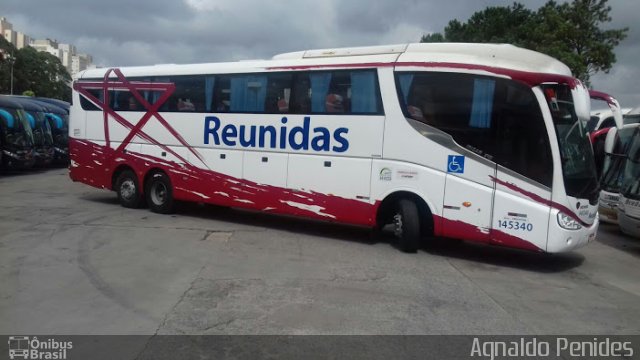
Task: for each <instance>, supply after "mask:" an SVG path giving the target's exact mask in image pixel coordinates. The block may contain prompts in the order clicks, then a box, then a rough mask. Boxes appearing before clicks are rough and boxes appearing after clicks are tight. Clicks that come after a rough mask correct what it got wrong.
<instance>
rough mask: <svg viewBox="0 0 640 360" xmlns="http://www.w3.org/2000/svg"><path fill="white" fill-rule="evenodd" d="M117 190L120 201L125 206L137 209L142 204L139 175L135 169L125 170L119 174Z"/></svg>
mask: <svg viewBox="0 0 640 360" xmlns="http://www.w3.org/2000/svg"><path fill="white" fill-rule="evenodd" d="M115 190H116V193H117V194H118V201H119V202H120V205H122V206H123V207H126V208H131V209H137V208H139V207H140V205H141V204H142V193H141V192H140V186H139V185H138V177H137V176H136V174H135V173H134V172H133V171H131V170H125V171H123V172H121V173H120V175H118V179H117V180H116V189H115Z"/></svg>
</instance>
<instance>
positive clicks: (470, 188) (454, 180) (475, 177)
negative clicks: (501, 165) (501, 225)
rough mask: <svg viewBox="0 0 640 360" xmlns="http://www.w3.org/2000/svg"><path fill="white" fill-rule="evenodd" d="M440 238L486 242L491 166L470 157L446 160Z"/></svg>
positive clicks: (488, 229) (489, 207) (488, 230)
mask: <svg viewBox="0 0 640 360" xmlns="http://www.w3.org/2000/svg"><path fill="white" fill-rule="evenodd" d="M446 168H447V176H446V185H445V194H444V204H443V210H442V214H443V224H442V235H443V236H446V237H452V238H457V239H464V240H474V241H482V242H488V241H489V239H490V233H491V231H490V230H491V211H492V205H493V192H494V183H493V181H492V180H491V179H492V178H494V177H495V175H496V174H495V164H494V163H492V162H491V161H487V160H484V159H482V158H479V157H477V156H474V155H473V154H471V156H469V154H467V155H461V154H451V155H448V157H447V164H446Z"/></svg>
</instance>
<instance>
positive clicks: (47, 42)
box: [0, 17, 95, 76]
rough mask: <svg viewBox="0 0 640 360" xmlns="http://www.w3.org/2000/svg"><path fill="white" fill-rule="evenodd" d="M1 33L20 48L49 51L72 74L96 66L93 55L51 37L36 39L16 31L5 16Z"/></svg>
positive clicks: (0, 25) (0, 18)
mask: <svg viewBox="0 0 640 360" xmlns="http://www.w3.org/2000/svg"><path fill="white" fill-rule="evenodd" d="M0 34H2V36H3V37H4V38H5V39H6V40H7V41H8V42H10V43H12V44H13V45H14V46H15V47H16V48H17V49H18V50H19V49H22V48H23V47H25V46H31V47H33V48H34V49H36V50H38V51H44V52H48V53H49V54H51V55H53V56H55V57H57V58H58V59H60V62H61V63H62V65H63V66H64V67H65V68H66V69H67V71H68V72H69V74H71V76H74V75H75V74H77V73H78V72H80V71H82V70H85V69H91V68H95V65H93V58H92V57H91V55H87V54H80V53H78V50H77V49H76V47H75V46H74V45H71V44H61V43H58V41H56V40H51V39H37V40H34V39H32V38H31V37H29V36H28V35H26V34H24V33H22V32H18V31H15V30H14V29H13V24H11V23H10V22H9V21H8V20H7V18H5V17H0Z"/></svg>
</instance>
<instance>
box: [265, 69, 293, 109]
mask: <svg viewBox="0 0 640 360" xmlns="http://www.w3.org/2000/svg"><path fill="white" fill-rule="evenodd" d="M267 78H268V81H267V99H266V105H265V112H266V113H267V114H278V113H280V114H287V113H289V103H290V102H291V85H292V84H291V82H292V80H293V75H292V74H291V73H282V74H279V73H273V74H269V75H268V77H267Z"/></svg>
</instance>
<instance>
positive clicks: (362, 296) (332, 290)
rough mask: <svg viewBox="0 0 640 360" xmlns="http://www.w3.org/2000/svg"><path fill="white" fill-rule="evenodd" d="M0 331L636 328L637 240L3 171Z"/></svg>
mask: <svg viewBox="0 0 640 360" xmlns="http://www.w3.org/2000/svg"><path fill="white" fill-rule="evenodd" d="M0 204H1V205H2V206H0V334H6V335H11V334H139V335H154V334H227V335H230V334H244V335H247V334H252V335H257V334H272V335H282V334H284V335H294V334H318V335H323V334H336V335H341V334H396V335H404V334H556V335H560V334H611V335H614V334H635V335H639V334H640V322H639V321H638V319H640V277H639V276H638V274H639V273H640V271H639V270H640V269H639V265H640V240H639V239H632V238H629V237H626V236H624V235H622V234H621V233H620V232H619V231H618V230H617V228H616V227H615V226H610V225H602V226H601V228H600V231H599V234H598V237H597V240H596V242H594V243H592V244H590V245H588V246H587V247H584V248H582V249H579V250H577V251H575V252H571V253H566V254H558V255H541V254H534V253H529V252H523V251H517V250H510V249H503V248H498V247H493V246H484V245H476V244H470V243H465V242H458V241H440V242H438V243H437V244H435V245H434V246H433V247H431V248H429V249H427V250H423V251H420V252H418V253H417V254H405V253H402V252H400V251H399V250H397V249H396V248H395V247H394V246H393V245H392V244H390V243H389V241H388V240H387V239H385V238H380V237H375V236H372V234H371V232H370V231H368V230H367V229H362V228H355V227H349V226H342V225H335V224H328V223H321V222H315V221H308V220H303V219H296V218H291V217H279V216H273V215H267V214H260V213H255V212H248V211H242V210H237V209H228V208H219V207H215V206H205V205H198V204H185V205H181V206H180V208H179V210H178V212H177V213H176V214H174V215H159V214H154V213H151V212H150V211H148V210H146V209H138V210H133V209H125V208H123V207H121V206H119V205H118V203H117V200H116V197H115V194H114V193H112V192H109V191H106V190H100V189H94V188H91V187H89V186H87V185H84V184H80V183H73V182H71V181H70V179H69V177H68V174H67V169H64V168H57V169H48V170H37V171H29V172H9V173H6V172H5V173H0Z"/></svg>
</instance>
